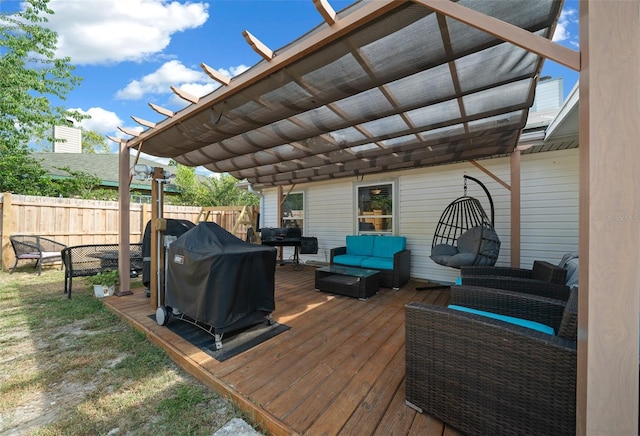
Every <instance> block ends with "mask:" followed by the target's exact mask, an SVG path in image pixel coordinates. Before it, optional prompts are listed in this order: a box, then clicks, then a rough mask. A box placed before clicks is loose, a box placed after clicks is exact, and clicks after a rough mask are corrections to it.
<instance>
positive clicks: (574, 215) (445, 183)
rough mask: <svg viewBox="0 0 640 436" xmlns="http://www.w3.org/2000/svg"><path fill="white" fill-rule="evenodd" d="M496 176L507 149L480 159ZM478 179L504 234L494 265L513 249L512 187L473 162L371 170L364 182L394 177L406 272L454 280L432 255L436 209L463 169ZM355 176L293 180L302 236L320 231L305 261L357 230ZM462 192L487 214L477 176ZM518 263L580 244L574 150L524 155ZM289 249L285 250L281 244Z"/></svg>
mask: <svg viewBox="0 0 640 436" xmlns="http://www.w3.org/2000/svg"><path fill="white" fill-rule="evenodd" d="M479 163H480V164H481V165H482V167H484V168H486V169H487V170H488V171H490V172H491V173H492V174H494V175H495V176H497V177H498V178H499V179H500V180H502V181H504V182H506V183H507V184H510V159H509V158H508V157H504V158H497V159H488V160H483V161H480V162H479ZM465 174H466V175H468V176H471V177H475V178H477V179H479V180H480V181H481V182H482V183H483V184H484V185H485V186H486V187H487V189H488V190H489V192H490V193H491V197H492V199H493V202H494V208H495V227H496V231H497V233H498V235H499V236H500V239H501V241H502V245H501V249H500V257H499V258H498V262H497V265H503V266H509V265H510V263H511V261H510V254H511V241H510V232H511V226H510V220H511V208H510V203H511V195H510V191H509V190H508V189H507V188H505V187H504V186H502V185H501V184H500V183H498V182H497V181H495V180H493V179H492V178H490V177H489V176H488V175H487V174H485V173H484V172H482V171H481V170H480V169H478V168H477V167H476V166H474V165H472V164H471V163H468V162H465V163H458V164H452V165H446V166H445V165H443V166H437V167H429V168H421V169H415V170H405V171H402V172H397V173H388V174H383V175H379V177H374V176H368V177H365V179H364V180H363V181H364V182H373V183H376V182H381V181H389V180H395V181H396V183H397V192H398V193H399V194H398V197H397V198H396V208H397V211H396V212H397V214H396V216H395V220H396V221H397V223H396V225H397V229H398V231H397V234H399V235H403V236H406V237H407V246H408V248H409V249H410V250H411V277H413V278H416V279H424V280H432V281H437V282H443V283H451V282H454V281H455V280H456V278H457V277H458V276H459V270H457V269H453V268H447V267H443V266H441V265H438V264H436V263H434V262H433V261H432V260H431V259H429V255H430V254H431V241H432V239H433V234H434V232H435V229H436V225H437V223H438V220H439V219H440V215H441V214H442V212H443V211H444V209H445V208H446V207H447V205H448V204H449V203H451V202H452V201H453V200H455V199H456V198H458V197H460V196H462V195H463V194H464V187H463V183H464V182H463V175H465ZM355 184H356V180H355V179H353V178H350V179H343V180H339V181H333V182H322V183H314V184H307V185H299V186H296V188H295V189H294V191H296V192H299V191H304V192H305V199H306V204H305V236H315V237H317V238H318V246H319V250H318V254H317V255H302V256H301V258H302V259H303V260H304V261H317V262H328V261H329V252H330V250H331V248H334V247H339V246H342V245H344V237H345V236H346V235H349V234H353V233H354V232H355V222H356V218H355V210H354V203H353V202H354V201H355V200H354V186H355ZM263 193H264V221H263V222H264V224H263V225H264V226H266V227H276V226H278V219H277V213H276V211H277V204H276V201H277V189H275V188H273V189H271V188H270V189H265V190H264V191H263ZM467 194H468V195H470V196H472V197H475V198H477V199H478V200H480V202H481V204H482V206H483V208H484V209H485V210H486V212H487V215H490V206H489V201H488V199H487V197H486V195H485V193H484V191H483V190H482V188H480V187H479V186H478V185H477V184H476V183H475V182H473V181H471V180H470V181H468V182H467ZM521 208H522V209H521V211H522V212H521V215H522V216H521V220H522V226H521V242H522V245H521V252H520V259H521V266H522V267H524V268H529V267H531V265H532V264H533V261H534V260H536V259H543V260H547V261H550V262H552V263H557V262H559V261H560V259H561V258H562V256H563V255H564V254H565V253H567V252H577V250H578V150H577V149H571V150H562V151H553V152H544V153H533V154H527V155H523V156H522V157H521ZM285 253H286V252H285Z"/></svg>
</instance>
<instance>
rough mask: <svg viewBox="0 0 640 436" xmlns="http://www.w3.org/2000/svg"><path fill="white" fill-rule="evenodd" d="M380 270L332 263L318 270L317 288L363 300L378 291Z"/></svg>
mask: <svg viewBox="0 0 640 436" xmlns="http://www.w3.org/2000/svg"><path fill="white" fill-rule="evenodd" d="M379 275H380V273H379V271H375V270H371V269H362V268H350V267H346V266H338V265H330V266H325V267H323V268H318V269H317V270H316V283H315V285H316V289H318V290H320V291H325V292H331V293H332V294H338V295H346V296H347V297H355V298H359V299H361V300H366V299H367V298H369V297H371V296H373V295H375V294H376V293H377V292H378V278H379Z"/></svg>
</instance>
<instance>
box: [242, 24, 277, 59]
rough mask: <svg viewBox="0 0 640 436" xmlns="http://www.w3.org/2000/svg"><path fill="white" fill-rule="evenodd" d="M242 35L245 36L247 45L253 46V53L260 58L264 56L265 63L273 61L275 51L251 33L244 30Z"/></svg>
mask: <svg viewBox="0 0 640 436" xmlns="http://www.w3.org/2000/svg"><path fill="white" fill-rule="evenodd" d="M242 35H243V36H244V39H245V40H246V41H247V44H249V45H250V46H251V48H252V49H253V51H255V52H256V53H258V54H259V55H260V56H262V59H264V60H265V61H270V60H271V59H273V56H274V53H273V50H271V49H270V48H269V47H267V46H266V45H264V44H263V43H262V42H260V40H259V39H258V38H256V37H255V36H253V35H252V34H251V33H249V31H247V30H244V31H243V32H242Z"/></svg>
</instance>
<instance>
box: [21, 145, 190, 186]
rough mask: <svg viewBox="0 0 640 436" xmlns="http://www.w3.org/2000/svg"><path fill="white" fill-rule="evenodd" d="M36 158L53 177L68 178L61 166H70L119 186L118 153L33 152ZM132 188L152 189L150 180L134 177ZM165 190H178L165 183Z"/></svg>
mask: <svg viewBox="0 0 640 436" xmlns="http://www.w3.org/2000/svg"><path fill="white" fill-rule="evenodd" d="M31 155H32V156H33V157H34V158H35V159H36V160H38V161H39V162H40V164H41V165H42V167H43V168H44V169H45V170H46V171H47V173H48V174H49V176H51V177H52V178H54V179H55V178H68V177H69V174H68V173H67V172H65V171H63V170H61V169H60V168H66V167H68V168H69V169H71V170H72V171H82V172H85V173H88V174H91V175H94V176H96V177H98V178H99V179H100V185H101V186H103V187H105V188H117V187H118V171H119V170H118V159H119V156H118V154H117V153H32V154H31ZM130 161H131V165H130V166H131V167H132V166H133V165H134V163H136V161H135V156H131V159H130ZM137 163H138V164H145V165H149V166H152V167H162V168H163V169H165V170H168V171H171V172H173V173H175V168H174V169H173V170H172V169H171V168H170V167H169V166H168V165H162V164H160V163H158V162H155V161H152V160H149V159H144V158H139V159H138V161H137ZM130 189H131V190H137V191H151V181H150V180H137V179H135V178H133V179H132V180H131V185H130ZM165 191H167V192H177V191H178V190H177V188H176V187H175V186H174V185H171V184H168V185H165Z"/></svg>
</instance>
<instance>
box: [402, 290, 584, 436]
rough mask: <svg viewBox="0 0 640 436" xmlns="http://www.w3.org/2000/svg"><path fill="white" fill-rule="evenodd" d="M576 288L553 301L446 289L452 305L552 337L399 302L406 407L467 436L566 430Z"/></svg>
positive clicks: (570, 425) (570, 417) (570, 419)
mask: <svg viewBox="0 0 640 436" xmlns="http://www.w3.org/2000/svg"><path fill="white" fill-rule="evenodd" d="M577 292H578V291H577V288H573V289H572V291H571V296H570V298H569V300H568V301H560V300H553V299H549V298H545V297H540V296H534V295H528V294H523V293H519V292H511V291H505V290H495V289H486V288H477V287H470V286H453V287H452V288H451V303H452V304H455V305H460V306H464V307H468V308H474V309H477V310H481V311H492V312H494V313H499V314H503V315H506V316H511V317H516V318H521V319H522V318H526V319H527V320H531V321H536V322H539V323H542V324H545V325H547V326H550V327H552V328H553V329H554V330H555V332H556V333H555V334H547V333H542V332H539V331H536V330H532V329H530V328H527V327H523V326H521V325H516V324H512V323H510V322H506V321H503V320H498V319H492V318H488V317H486V316H482V315H478V314H473V313H468V312H464V311H459V310H454V309H452V308H448V307H437V306H430V305H426V304H421V303H411V304H409V305H407V306H406V308H405V310H406V348H405V350H406V351H405V352H406V400H407V404H408V405H409V406H411V407H413V408H415V409H417V410H419V411H420V412H424V413H427V414H430V415H432V416H435V417H437V418H439V419H441V420H442V421H444V422H446V423H448V424H449V425H451V426H453V427H455V428H457V429H458V430H460V431H462V432H464V433H466V434H468V435H500V434H517V435H528V434H530V435H574V434H575V431H576V428H575V421H576V418H575V416H576V331H577V297H578V295H577Z"/></svg>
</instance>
